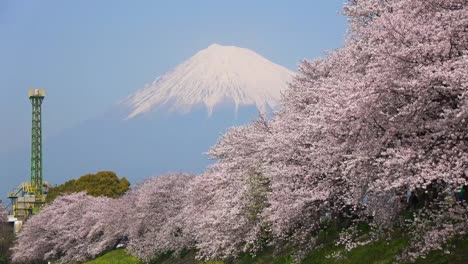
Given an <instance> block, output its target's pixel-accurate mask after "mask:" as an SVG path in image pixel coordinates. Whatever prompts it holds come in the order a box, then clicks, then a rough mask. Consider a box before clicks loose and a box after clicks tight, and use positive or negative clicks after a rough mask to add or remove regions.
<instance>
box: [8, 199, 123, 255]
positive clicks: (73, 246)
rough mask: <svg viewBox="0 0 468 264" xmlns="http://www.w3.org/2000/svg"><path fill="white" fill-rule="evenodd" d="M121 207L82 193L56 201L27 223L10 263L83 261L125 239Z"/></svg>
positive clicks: (19, 235)
mask: <svg viewBox="0 0 468 264" xmlns="http://www.w3.org/2000/svg"><path fill="white" fill-rule="evenodd" d="M122 209H123V208H122V207H121V203H119V202H118V201H117V200H114V199H111V198H104V197H91V196H88V195H86V194H84V193H76V194H70V195H66V196H61V197H59V198H57V199H56V200H55V201H54V202H53V203H52V204H50V205H48V206H46V207H45V208H44V209H43V210H42V211H41V212H40V213H38V214H37V215H34V216H33V217H32V218H31V219H29V220H28V221H27V222H26V223H25V225H24V227H23V230H22V231H21V232H20V233H19V234H18V238H17V242H16V245H15V246H14V247H13V261H15V262H25V263H31V262H34V261H59V262H62V263H67V262H73V261H84V260H87V259H91V258H94V257H95V256H97V255H99V254H101V253H102V252H104V251H106V250H109V249H112V248H114V247H115V246H116V245H117V244H118V243H119V242H120V241H121V240H123V239H124V236H125V231H126V228H125V226H123V222H122V219H121V212H122Z"/></svg>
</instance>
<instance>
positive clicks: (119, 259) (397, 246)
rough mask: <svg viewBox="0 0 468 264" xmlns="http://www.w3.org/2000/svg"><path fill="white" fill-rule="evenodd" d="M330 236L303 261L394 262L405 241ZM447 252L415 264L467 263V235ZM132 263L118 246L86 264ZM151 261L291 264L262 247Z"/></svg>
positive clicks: (325, 263) (168, 263)
mask: <svg viewBox="0 0 468 264" xmlns="http://www.w3.org/2000/svg"><path fill="white" fill-rule="evenodd" d="M332 237H335V234H330V237H327V234H325V236H324V237H323V241H322V242H323V243H322V244H321V246H320V247H319V248H318V249H317V250H315V251H313V252H311V253H310V254H308V255H307V257H306V258H305V259H304V261H303V263H304V264H338V263H340V264H341V263H345V264H362V263H379V264H386V263H388V264H390V263H393V262H394V261H395V257H396V256H397V255H398V254H399V253H400V252H401V251H402V249H403V248H404V247H405V245H406V244H407V239H405V238H402V237H401V236H395V237H394V238H393V239H392V240H388V241H378V242H375V243H372V244H368V245H365V246H361V247H357V248H355V249H353V250H351V251H349V252H347V251H346V250H344V248H343V247H338V246H335V245H333V243H332V241H333V240H332V239H330V238H332ZM451 246H453V249H452V250H451V254H450V255H446V254H444V253H443V252H442V251H440V250H438V251H433V252H432V253H431V254H429V255H428V256H427V257H426V258H425V259H419V260H418V261H417V262H416V263H417V264H444V263H447V264H449V263H468V236H466V237H464V238H463V239H456V240H454V241H452V243H451ZM337 252H339V253H341V255H342V258H340V259H338V260H337V259H334V258H330V257H329V256H330V255H331V254H332V253H337ZM104 263H115V264H124V263H125V264H127V263H128V264H134V263H135V264H136V263H139V262H138V260H137V259H136V258H134V257H131V256H129V255H128V254H127V253H126V252H125V250H123V249H118V250H113V251H110V252H108V253H106V254H104V255H103V256H101V257H99V258H97V259H95V260H93V261H90V262H88V264H104ZM153 263H154V264H291V263H292V258H291V256H290V254H288V253H285V252H283V253H274V252H273V251H272V250H266V251H263V252H261V253H260V254H258V256H256V257H251V256H244V257H242V258H239V259H235V260H231V261H224V262H223V261H209V262H201V261H197V260H195V252H193V251H190V252H188V253H186V254H184V255H183V256H181V257H179V258H171V257H165V256H161V257H159V258H158V259H156V260H155V261H154V262H153Z"/></svg>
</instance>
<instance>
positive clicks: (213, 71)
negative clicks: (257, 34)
mask: <svg viewBox="0 0 468 264" xmlns="http://www.w3.org/2000/svg"><path fill="white" fill-rule="evenodd" d="M293 75H294V73H293V72H292V71H290V70H288V69H286V68H284V67H282V66H280V65H278V64H275V63H272V62H270V61H269V60H267V59H265V58H264V57H262V56H260V55H258V54H257V53H255V52H253V51H251V50H249V49H245V48H239V47H234V46H222V45H218V44H212V45H210V46H209V47H208V48H206V49H204V50H201V51H199V52H198V53H197V54H195V55H194V56H193V57H191V58H190V59H188V60H187V61H185V62H183V63H182V64H180V65H178V66H177V67H176V68H175V69H173V70H172V71H169V72H168V73H166V74H164V75H163V76H161V77H159V78H157V79H156V80H155V81H154V82H153V83H151V84H148V85H146V86H145V88H143V89H141V90H139V91H137V92H136V93H134V94H133V95H130V96H129V97H128V98H127V99H126V100H125V101H124V104H126V105H127V106H128V107H129V108H130V114H129V116H128V117H127V118H133V117H135V116H138V115H140V114H143V113H146V112H149V111H151V110H153V109H156V108H158V107H161V106H167V107H169V109H170V110H172V111H181V112H188V111H190V110H191V109H192V107H194V106H196V105H204V106H206V108H207V110H208V112H209V113H210V114H211V113H212V111H213V108H214V107H215V106H216V105H219V104H222V103H225V102H233V103H234V104H235V107H236V109H237V107H239V106H240V105H255V106H256V107H257V108H258V109H259V110H260V111H266V110H267V109H274V108H275V107H276V106H277V103H278V100H279V99H280V95H281V91H283V90H284V89H286V88H287V85H288V82H290V81H291V80H292V77H293Z"/></svg>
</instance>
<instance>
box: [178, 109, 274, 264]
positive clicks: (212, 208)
mask: <svg viewBox="0 0 468 264" xmlns="http://www.w3.org/2000/svg"><path fill="white" fill-rule="evenodd" d="M269 129H270V128H269V125H268V122H267V121H266V120H265V118H263V117H260V118H259V119H258V120H256V121H255V122H253V123H252V124H249V125H246V126H243V127H236V128H232V129H231V130H230V131H228V132H227V133H226V134H225V135H223V136H222V138H221V139H220V140H219V142H218V143H217V144H216V145H215V146H214V147H213V148H212V149H211V150H210V155H211V157H212V158H214V159H216V160H217V163H216V164H215V165H213V166H212V167H210V168H209V169H208V170H207V171H206V172H205V173H204V174H203V175H201V176H200V177H197V178H196V179H195V180H194V182H193V184H191V188H190V196H191V203H190V204H189V207H187V210H186V214H187V215H188V217H187V226H188V227H189V228H190V230H191V232H193V234H194V236H195V240H196V242H197V243H196V248H197V249H198V256H199V257H200V258H204V259H217V258H233V257H236V256H239V255H240V254H241V253H244V252H248V253H254V252H256V251H258V250H260V249H261V248H263V247H264V246H265V245H266V243H268V239H269V235H268V233H269V224H268V223H267V222H266V221H265V220H264V217H263V212H264V209H265V208H266V207H267V206H268V204H267V196H268V194H269V193H270V181H269V179H268V178H267V177H265V176H264V175H263V174H262V168H261V167H262V165H263V159H264V157H266V156H268V154H269V152H270V151H271V148H269V147H268V146H266V145H264V144H263V143H264V141H265V138H266V134H268V133H269Z"/></svg>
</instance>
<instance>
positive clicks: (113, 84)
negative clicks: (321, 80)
mask: <svg viewBox="0 0 468 264" xmlns="http://www.w3.org/2000/svg"><path fill="white" fill-rule="evenodd" d="M343 2H344V0H314V1H311V0H301V1H280V0H277V1H274V0H270V1H267V0H264V1H252V0H235V1H219V0H200V1H195V0H193V1H191V0H186V1H177V0H171V1H156V0H154V1H116V0H99V1H92V0H82V1H61V0H56V1H49V0H43V1H33V0H30V1H23V0H0V72H1V74H0V91H1V96H0V112H1V113H2V114H1V115H0V122H1V123H0V124H1V129H0V145H1V147H0V154H1V153H3V154H5V153H8V152H9V151H12V150H15V149H16V148H18V147H28V146H29V142H30V139H29V137H30V119H31V117H30V104H29V101H28V99H27V96H26V94H27V89H28V88H29V87H41V88H46V89H47V91H48V97H47V98H46V101H45V102H44V115H45V121H44V126H45V131H44V134H45V136H46V137H47V136H52V135H54V134H57V133H59V132H60V131H61V130H63V129H65V128H68V127H71V126H73V125H75V124H77V123H79V122H82V121H84V120H86V119H89V118H92V117H95V116H96V115H99V114H101V113H103V112H105V111H106V109H109V108H110V107H111V106H112V105H113V104H115V103H116V102H118V101H119V100H121V99H122V98H124V97H125V96H127V95H128V94H130V93H132V92H134V91H135V90H137V89H139V88H142V87H143V86H144V84H145V83H148V82H150V81H152V80H153V79H154V78H155V77H157V76H159V75H160V74H162V73H164V72H165V71H167V70H169V69H171V68H172V67H174V66H175V65H177V64H178V63H180V62H182V61H183V60H185V59H187V58H188V57H190V56H191V55H193V54H194V53H195V52H197V51H198V50H200V49H203V48H205V47H207V46H208V45H210V44H212V43H219V44H223V45H236V46H240V47H245V48H249V49H252V50H254V51H256V52H258V53H260V54H262V55H263V56H265V57H266V58H268V59H270V60H272V61H273V62H276V63H279V64H282V65H284V66H286V67H288V68H290V69H295V68H296V66H297V64H298V63H299V61H300V60H301V59H303V58H315V57H319V56H322V55H323V54H324V53H325V52H326V51H327V50H331V49H334V48H337V47H340V46H341V45H342V44H343V40H344V34H345V31H346V19H345V18H344V17H343V16H341V15H340V14H339V12H340V11H341V9H342V5H343Z"/></svg>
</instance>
